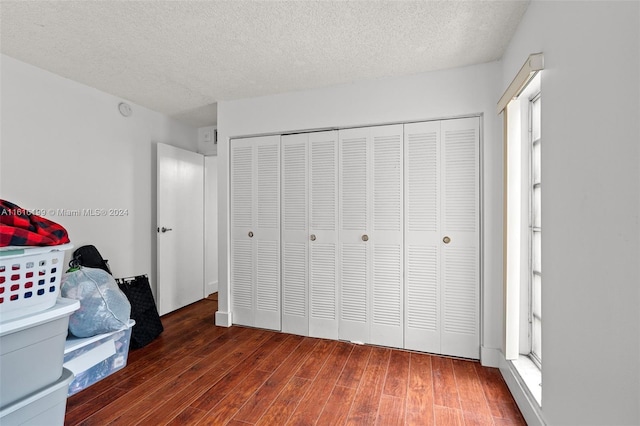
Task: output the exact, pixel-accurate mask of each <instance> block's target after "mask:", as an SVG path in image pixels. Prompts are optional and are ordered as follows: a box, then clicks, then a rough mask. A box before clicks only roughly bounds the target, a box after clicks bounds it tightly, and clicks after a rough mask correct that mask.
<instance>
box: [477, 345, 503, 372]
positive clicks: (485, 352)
mask: <svg viewBox="0 0 640 426" xmlns="http://www.w3.org/2000/svg"><path fill="white" fill-rule="evenodd" d="M500 358H502V353H501V352H500V349H495V348H487V347H484V346H480V364H482V365H483V366H484V367H493V368H500Z"/></svg>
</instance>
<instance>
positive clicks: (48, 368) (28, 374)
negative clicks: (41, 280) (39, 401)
mask: <svg viewBox="0 0 640 426" xmlns="http://www.w3.org/2000/svg"><path fill="white" fill-rule="evenodd" d="M78 308H80V302H78V301H77V300H71V299H62V298H60V299H57V301H56V304H55V305H54V306H53V307H52V308H49V309H47V310H45V311H42V312H40V313H37V314H33V315H30V316H27V317H21V318H17V319H15V320H13V321H3V322H0V407H2V408H4V407H7V406H8V405H10V404H12V403H13V402H15V401H17V400H19V399H20V398H23V397H24V396H26V395H28V394H30V393H32V392H35V391H37V390H38V389H42V388H44V387H45V386H47V385H50V384H51V383H53V382H55V381H56V380H58V379H59V378H60V376H61V375H62V363H63V359H64V342H65V340H66V338H67V328H68V326H69V316H70V315H71V314H72V313H73V312H74V311H76V310H77V309H78ZM2 424H3V425H4V422H3V423H2Z"/></svg>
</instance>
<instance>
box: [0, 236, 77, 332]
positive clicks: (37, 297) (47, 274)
mask: <svg viewBox="0 0 640 426" xmlns="http://www.w3.org/2000/svg"><path fill="white" fill-rule="evenodd" d="M71 248H73V244H61V245H58V246H46V247H3V248H2V250H0V321H8V320H10V319H13V318H17V317H21V316H25V315H29V314H32V313H36V312H40V311H44V310H46V309H49V308H50V307H52V306H53V305H55V304H56V299H57V297H58V295H59V291H58V290H59V288H60V278H61V277H62V270H63V268H64V252H65V250H69V249H71Z"/></svg>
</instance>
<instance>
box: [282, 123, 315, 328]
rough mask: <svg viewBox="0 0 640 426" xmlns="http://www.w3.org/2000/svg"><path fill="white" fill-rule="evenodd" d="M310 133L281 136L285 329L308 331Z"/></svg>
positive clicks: (283, 311)
mask: <svg viewBox="0 0 640 426" xmlns="http://www.w3.org/2000/svg"><path fill="white" fill-rule="evenodd" d="M308 139H309V136H308V134H306V133H302V134H296V135H286V136H282V163H281V164H282V331H284V332H286V333H293V334H300V335H302V336H307V335H308V334H309V309H308V304H309V296H308V289H309V271H308V264H309V249H308V247H309V244H308V242H307V241H308V239H309V234H308V230H309V226H308V175H309V172H308V164H309V144H308Z"/></svg>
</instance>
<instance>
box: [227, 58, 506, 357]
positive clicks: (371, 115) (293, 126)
mask: <svg viewBox="0 0 640 426" xmlns="http://www.w3.org/2000/svg"><path fill="white" fill-rule="evenodd" d="M500 75H501V68H500V64H499V63H497V62H494V63H489V64H484V65H477V66H472V67H465V68H458V69H452V70H446V71H439V72H431V73H425V74H418V75H413V76H408V77H402V78H392V79H383V80H377V81H367V82H360V83H354V84H350V85H344V86H337V87H330V88H325V89H318V90H308V91H301V92H293V93H286V94H281V95H275V96H266V97H261V98H254V99H245V100H237V101H228V102H220V103H219V105H218V157H219V163H218V179H219V184H218V189H219V194H218V206H219V228H218V231H219V236H220V238H219V250H220V265H219V274H218V276H219V284H220V292H219V312H218V313H217V315H216V321H217V323H218V324H221V325H223V324H228V323H229V316H228V313H229V306H230V299H229V275H228V272H229V266H228V261H229V256H228V250H229V231H228V227H229V223H228V206H229V204H228V203H229V177H228V172H229V169H228V165H229V138H231V137H235V136H244V135H255V134H263V133H279V132H284V131H297V130H308V129H320V128H332V127H349V126H359V125H369V124H380V123H389V122H403V121H417V120H428V119H438V118H445V117H453V116H461V115H471V114H478V113H482V114H484V118H483V125H484V132H483V139H484V151H483V157H484V174H483V183H484V186H483V190H484V209H483V211H482V214H483V220H484V229H483V231H484V253H486V254H487V255H485V257H484V263H483V264H482V267H483V277H484V301H483V308H484V309H483V310H484V329H483V330H482V331H483V335H484V340H483V345H484V347H485V348H484V349H485V352H490V353H496V354H497V353H498V352H497V348H499V347H500V342H501V339H502V331H501V330H502V328H501V325H500V324H501V323H500V321H501V312H502V299H501V291H502V290H501V289H502V266H501V265H502V264H501V262H502V222H501V214H502V213H501V212H502V143H501V135H500V131H501V127H500V121H499V117H498V116H497V115H496V112H495V107H496V102H497V99H498V98H499V96H498V93H499V91H500ZM484 355H485V356H484V357H483V358H484V359H489V358H491V356H490V355H489V356H487V354H486V353H485V354H484ZM497 359H498V357H497V355H496V356H495V360H497ZM496 365H497V364H496Z"/></svg>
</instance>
